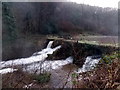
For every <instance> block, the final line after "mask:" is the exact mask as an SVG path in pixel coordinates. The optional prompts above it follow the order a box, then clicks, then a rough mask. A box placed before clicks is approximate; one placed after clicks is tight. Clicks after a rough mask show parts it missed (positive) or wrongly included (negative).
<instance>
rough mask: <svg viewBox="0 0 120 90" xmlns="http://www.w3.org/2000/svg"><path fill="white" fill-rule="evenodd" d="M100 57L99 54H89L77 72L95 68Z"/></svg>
mask: <svg viewBox="0 0 120 90" xmlns="http://www.w3.org/2000/svg"><path fill="white" fill-rule="evenodd" d="M100 59H101V58H100V57H97V56H88V57H87V58H86V60H85V62H84V64H83V66H82V68H79V69H78V72H77V73H82V72H87V71H90V70H92V69H94V68H95V66H96V64H98V63H99V61H100Z"/></svg>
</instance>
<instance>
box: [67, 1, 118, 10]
mask: <svg viewBox="0 0 120 90" xmlns="http://www.w3.org/2000/svg"><path fill="white" fill-rule="evenodd" d="M68 1H72V2H76V3H84V4H89V5H92V6H99V7H113V8H118V2H119V1H120V0H68Z"/></svg>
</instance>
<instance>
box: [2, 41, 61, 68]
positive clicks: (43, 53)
mask: <svg viewBox="0 0 120 90" xmlns="http://www.w3.org/2000/svg"><path fill="white" fill-rule="evenodd" d="M52 43H53V41H50V42H49V43H48V46H47V48H46V49H43V50H42V51H40V52H36V53H34V54H37V55H35V56H31V57H28V58H21V59H15V60H9V61H2V62H0V65H1V68H4V67H9V66H15V65H26V64H32V63H35V62H40V61H44V60H45V59H46V58H47V57H48V54H53V52H54V51H56V50H58V49H60V48H61V46H57V47H55V48H53V49H52V48H51V46H52ZM34 54H33V55H34Z"/></svg>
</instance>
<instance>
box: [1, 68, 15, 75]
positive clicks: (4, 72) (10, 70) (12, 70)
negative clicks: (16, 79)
mask: <svg viewBox="0 0 120 90" xmlns="http://www.w3.org/2000/svg"><path fill="white" fill-rule="evenodd" d="M14 71H17V69H13V68H5V69H2V70H0V73H1V74H6V73H10V72H14Z"/></svg>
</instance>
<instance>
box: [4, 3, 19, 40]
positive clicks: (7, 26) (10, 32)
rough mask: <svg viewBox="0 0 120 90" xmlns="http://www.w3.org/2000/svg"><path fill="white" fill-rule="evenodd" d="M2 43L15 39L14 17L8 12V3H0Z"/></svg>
mask: <svg viewBox="0 0 120 90" xmlns="http://www.w3.org/2000/svg"><path fill="white" fill-rule="evenodd" d="M2 22H3V42H4V40H7V41H8V40H9V41H14V40H15V39H16V38H17V33H16V25H15V17H14V16H13V14H12V12H11V10H10V4H9V3H5V2H4V3H2Z"/></svg>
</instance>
